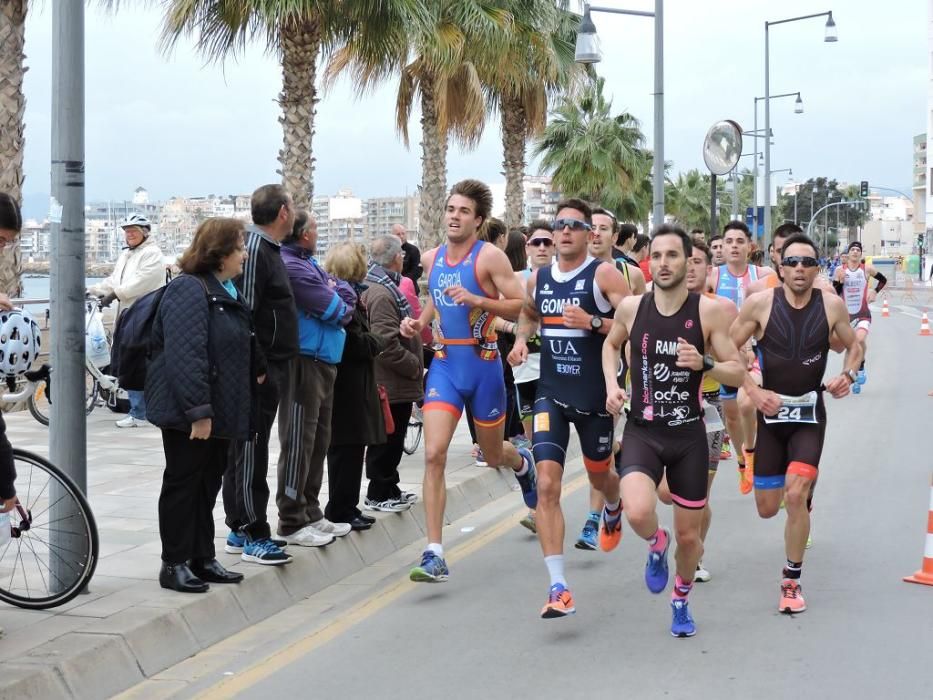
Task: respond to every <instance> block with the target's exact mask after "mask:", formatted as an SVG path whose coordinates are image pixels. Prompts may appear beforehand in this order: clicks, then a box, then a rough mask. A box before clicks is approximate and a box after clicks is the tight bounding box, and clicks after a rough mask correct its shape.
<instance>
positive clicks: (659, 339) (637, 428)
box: [603, 224, 745, 637]
mask: <svg viewBox="0 0 933 700" xmlns="http://www.w3.org/2000/svg"><path fill="white" fill-rule="evenodd" d="M692 251H693V244H692V242H691V240H690V237H689V236H688V235H687V234H686V233H684V231H683V230H682V229H680V228H677V227H674V226H669V225H666V224H664V225H661V226H659V227H657V228H656V229H655V231H654V236H653V238H652V239H651V243H650V247H649V260H650V265H651V275H652V277H653V279H654V290H653V291H652V292H650V293H648V294H643V295H639V296H635V297H626V298H625V299H623V300H622V303H621V304H620V305H619V307H618V308H617V309H616V313H615V318H614V322H613V324H612V329H611V330H610V331H609V335H608V336H607V338H606V341H605V343H604V344H603V378H604V380H605V383H606V394H607V401H606V407H607V408H608V409H609V411H610V412H611V413H614V414H618V413H619V411H620V410H621V408H622V405H623V403H624V402H625V400H626V395H625V391H624V390H623V389H621V388H620V387H619V385H618V380H617V373H618V368H619V355H620V351H621V348H622V345H623V344H624V343H625V341H626V340H629V339H631V343H630V348H631V381H632V409H631V414H630V416H629V419H628V421H627V422H626V424H625V432H624V433H623V437H622V459H621V463H620V467H621V477H622V479H621V490H622V502H623V503H624V504H625V514H626V517H627V519H628V522H629V524H630V525H631V527H632V529H633V530H634V531H635V533H636V534H637V535H638V536H639V537H641V538H643V539H645V540H647V542H648V545H649V553H648V564H647V567H646V569H645V583H646V584H647V586H648V590H650V591H651V592H652V593H660V592H661V591H663V590H664V589H665V588H666V587H667V580H668V567H667V550H668V547H669V546H670V541H671V533H670V532H669V531H668V530H666V529H661V528H660V527H658V516H657V513H656V512H655V509H656V506H657V493H656V490H657V487H658V484H659V483H660V482H661V478H662V477H663V476H665V474H666V476H667V482H668V485H669V486H670V492H671V499H672V500H673V502H674V531H675V536H676V539H677V551H676V553H675V558H676V562H677V577H676V579H675V584H674V591H673V596H672V601H671V607H672V609H673V622H672V624H671V634H673V635H674V636H675V637H691V636H693V635H694V634H696V627H695V625H694V622H693V618H692V617H691V616H690V612H689V610H688V607H687V595H688V593H689V592H690V589H691V588H692V586H693V577H694V573H695V572H696V566H697V562H698V561H699V560H700V557H701V555H702V553H703V545H702V543H701V541H700V523H701V520H702V518H703V507H704V505H705V504H706V487H707V458H706V457H707V449H706V428H705V426H704V423H703V410H702V408H701V406H700V382H701V381H702V378H703V373H704V372H706V373H707V374H708V375H710V376H712V377H713V378H714V379H716V380H717V381H720V382H723V383H726V384H732V385H733V386H739V385H741V384H742V382H743V381H744V378H745V366H744V363H743V362H741V361H740V359H739V353H738V350H737V349H736V347H735V346H734V345H733V344H732V342H731V341H730V339H729V332H728V327H729V319H728V318H727V316H726V313H725V311H724V310H723V308H722V307H721V306H720V305H719V304H718V303H717V302H715V301H713V300H712V299H709V298H706V297H702V296H700V295H699V294H694V293H691V292H688V291H687V284H686V278H687V258H688V256H689V255H690V254H691V253H692ZM710 352H712V353H713V354H714V355H715V356H716V357H717V358H719V361H716V360H714V359H713V357H712V356H711V355H710V354H709V353H710Z"/></svg>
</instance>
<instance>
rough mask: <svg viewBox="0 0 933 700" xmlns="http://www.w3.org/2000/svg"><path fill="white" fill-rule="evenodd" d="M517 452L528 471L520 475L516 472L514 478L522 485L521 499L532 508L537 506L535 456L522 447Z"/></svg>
mask: <svg viewBox="0 0 933 700" xmlns="http://www.w3.org/2000/svg"><path fill="white" fill-rule="evenodd" d="M518 454H520V455H521V457H522V459H523V460H525V464H527V465H528V471H527V472H525V473H524V474H523V475H522V476H518V474H516V475H515V479H516V480H517V481H518V485H519V486H521V487H522V499H523V500H524V501H525V505H526V506H528V507H529V508H531V509H532V510H534V509H535V508H537V507H538V474H537V472H536V471H535V458H534V457H532V456H531V452H529V451H528V450H524V449H519V450H518Z"/></svg>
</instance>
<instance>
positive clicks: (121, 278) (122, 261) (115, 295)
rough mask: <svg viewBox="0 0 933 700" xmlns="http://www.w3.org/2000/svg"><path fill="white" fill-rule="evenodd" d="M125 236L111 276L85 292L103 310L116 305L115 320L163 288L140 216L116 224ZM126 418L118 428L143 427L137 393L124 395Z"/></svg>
mask: <svg viewBox="0 0 933 700" xmlns="http://www.w3.org/2000/svg"><path fill="white" fill-rule="evenodd" d="M120 228H122V229H123V234H124V235H125V236H126V247H125V248H124V249H123V252H122V253H120V257H119V258H118V259H117V264H116V265H114V268H113V273H112V274H111V275H110V276H109V277H107V278H106V279H104V280H103V281H101V282H100V284H97V285H94V286H93V287H89V288H88V290H87V291H88V293H89V294H91V295H92V296H97V297H101V303H102V304H103V305H104V306H110V305H111V304H112V303H113V302H114V301H116V302H117V310H116V319H117V321H116V322H117V323H119V322H120V315H121V314H122V313H123V312H124V311H126V310H127V309H128V308H130V307H131V306H132V305H133V302H135V301H136V300H137V299H139V298H140V297H141V296H143V295H145V294H148V293H149V292H153V291H155V290H156V289H158V288H159V287H161V286H163V285H164V284H165V265H164V263H163V262H162V251H161V250H160V249H159V245H158V243H156V242H155V241H154V240H153V239H152V238H151V236H150V233H151V231H152V224H151V223H150V222H149V219H147V218H146V217H145V216H143V215H142V214H135V213H134V214H130V215H129V216H128V217H126V218H125V219H124V220H123V222H122V223H121V224H120ZM126 393H127V395H128V397H129V401H130V412H129V414H128V415H127V416H126V417H125V418H122V419H120V420H118V421H117V427H118V428H137V427H139V426H142V425H147V422H146V399H145V396H144V395H143V392H141V391H127V392H126Z"/></svg>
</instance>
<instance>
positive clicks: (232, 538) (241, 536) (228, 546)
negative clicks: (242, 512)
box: [224, 530, 288, 554]
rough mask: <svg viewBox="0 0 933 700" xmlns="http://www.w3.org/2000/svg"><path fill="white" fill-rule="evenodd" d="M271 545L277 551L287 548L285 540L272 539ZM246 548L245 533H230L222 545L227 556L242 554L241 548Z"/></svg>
mask: <svg viewBox="0 0 933 700" xmlns="http://www.w3.org/2000/svg"><path fill="white" fill-rule="evenodd" d="M272 544H274V545H275V546H276V547H278V548H279V549H285V548H286V547H287V546H288V542H286V541H285V540H278V539H275V538H272ZM245 546H246V533H245V532H234V531H233V530H231V531H230V534H229V535H227V541H226V542H225V543H224V551H225V552H226V553H227V554H242V553H243V547H245Z"/></svg>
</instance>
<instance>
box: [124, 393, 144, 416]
mask: <svg viewBox="0 0 933 700" xmlns="http://www.w3.org/2000/svg"><path fill="white" fill-rule="evenodd" d="M126 393H127V396H129V399H130V415H131V416H133V418H135V419H136V420H146V396H145V395H144V394H143V392H141V391H130V390H129V389H127V390H126Z"/></svg>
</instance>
